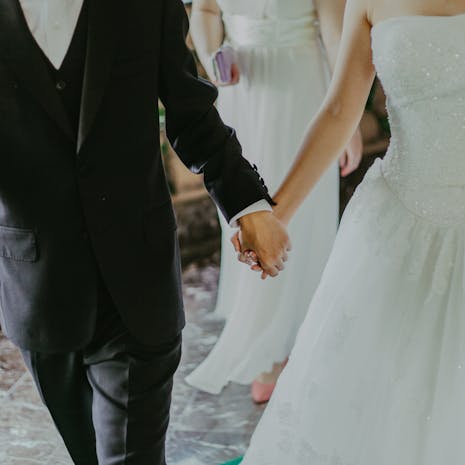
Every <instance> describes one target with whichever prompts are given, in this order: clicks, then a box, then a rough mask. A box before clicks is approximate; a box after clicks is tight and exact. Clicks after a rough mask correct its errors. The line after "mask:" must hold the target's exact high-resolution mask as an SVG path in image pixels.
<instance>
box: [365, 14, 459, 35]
mask: <svg viewBox="0 0 465 465" xmlns="http://www.w3.org/2000/svg"><path fill="white" fill-rule="evenodd" d="M461 17H465V12H464V13H458V14H456V15H402V16H391V17H390V18H386V19H383V20H381V21H378V22H377V23H376V24H373V26H372V27H371V32H372V33H373V32H374V31H375V30H377V29H378V28H380V27H381V26H383V25H386V24H389V23H395V22H399V21H404V20H415V19H416V20H418V19H420V20H425V19H440V20H445V19H457V18H461Z"/></svg>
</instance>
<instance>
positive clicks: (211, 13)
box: [190, 0, 224, 80]
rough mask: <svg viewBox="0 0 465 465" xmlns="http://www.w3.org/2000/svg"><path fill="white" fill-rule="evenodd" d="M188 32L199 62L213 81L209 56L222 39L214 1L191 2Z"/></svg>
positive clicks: (213, 76) (217, 10)
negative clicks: (189, 31)
mask: <svg viewBox="0 0 465 465" xmlns="http://www.w3.org/2000/svg"><path fill="white" fill-rule="evenodd" d="M190 30H191V36H192V40H193V41H194V44H195V49H196V51H197V54H198V56H199V58H200V61H201V62H202V65H203V67H204V68H205V70H206V71H207V73H208V75H209V77H210V79H211V80H215V75H214V72H213V66H212V62H211V56H212V54H213V53H215V52H216V51H217V50H218V48H219V47H220V46H221V44H222V43H223V39H224V29H223V22H222V20H221V10H220V8H219V6H218V4H217V3H216V0H194V1H193V5H192V15H191V27H190Z"/></svg>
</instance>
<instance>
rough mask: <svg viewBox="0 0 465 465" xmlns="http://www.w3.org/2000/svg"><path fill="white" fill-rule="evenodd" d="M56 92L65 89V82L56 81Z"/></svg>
mask: <svg viewBox="0 0 465 465" xmlns="http://www.w3.org/2000/svg"><path fill="white" fill-rule="evenodd" d="M56 88H57V90H60V91H61V90H65V88H66V82H65V81H58V82H57V84H56Z"/></svg>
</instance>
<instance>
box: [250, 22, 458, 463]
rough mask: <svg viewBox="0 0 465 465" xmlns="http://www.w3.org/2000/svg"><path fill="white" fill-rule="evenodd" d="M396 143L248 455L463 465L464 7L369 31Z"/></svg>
mask: <svg viewBox="0 0 465 465" xmlns="http://www.w3.org/2000/svg"><path fill="white" fill-rule="evenodd" d="M372 40H373V54H374V62H375V65H376V68H377V71H378V74H379V76H380V78H381V81H382V83H383V85H384V87H385V91H386V93H387V96H388V110H389V116H390V121H391V127H392V142H391V146H390V149H389V152H388V155H387V157H386V158H385V160H384V161H382V162H381V161H379V162H377V163H376V164H375V165H374V166H373V167H372V169H371V171H369V173H368V174H367V176H366V179H365V180H364V182H363V183H362V185H361V186H360V187H359V189H358V191H357V192H356V194H355V197H354V198H353V200H352V202H351V203H350V205H349V207H348V209H347V210H346V213H345V215H344V218H343V221H342V225H341V228H340V231H339V233H338V237H337V239H336V243H335V247H334V249H333V251H332V254H331V257H330V259H329V262H328V265H327V267H326V270H325V272H324V274H323V278H322V282H321V284H320V286H319V288H318V290H317V292H316V294H315V297H314V299H313V301H312V303H311V306H310V310H309V313H308V316H307V318H306V320H305V322H304V323H303V325H302V328H301V330H300V333H299V336H298V338H297V342H296V346H295V348H294V349H293V351H292V355H291V359H290V362H289V364H288V366H287V368H286V369H285V370H284V373H283V375H282V377H281V378H280V380H279V381H278V385H277V388H276V390H275V393H274V395H273V397H272V400H271V403H270V405H269V407H268V409H267V410H266V412H265V414H264V416H263V418H262V421H261V423H260V424H259V426H258V428H257V430H256V432H255V434H254V436H253V439H252V443H251V446H250V450H249V451H248V453H247V455H246V458H245V460H244V462H243V463H242V465H283V464H286V463H287V464H292V465H463V464H464V463H465V440H464V431H465V79H464V76H465V15H459V16H453V17H437V16H433V17H430V16H426V17H425V16H407V17H405V16H404V17H398V18H392V19H389V20H386V21H383V22H381V23H379V24H378V25H376V26H375V27H374V28H373V29H372Z"/></svg>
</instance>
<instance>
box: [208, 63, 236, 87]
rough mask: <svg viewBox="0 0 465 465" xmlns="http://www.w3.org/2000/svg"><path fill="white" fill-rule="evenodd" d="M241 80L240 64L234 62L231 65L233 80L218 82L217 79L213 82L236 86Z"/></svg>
mask: <svg viewBox="0 0 465 465" xmlns="http://www.w3.org/2000/svg"><path fill="white" fill-rule="evenodd" d="M240 80H241V72H240V70H239V66H237V65H236V63H233V64H232V66H231V80H230V81H229V82H218V81H217V80H213V84H215V86H217V87H228V86H235V85H236V84H238V83H239V81H240Z"/></svg>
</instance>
